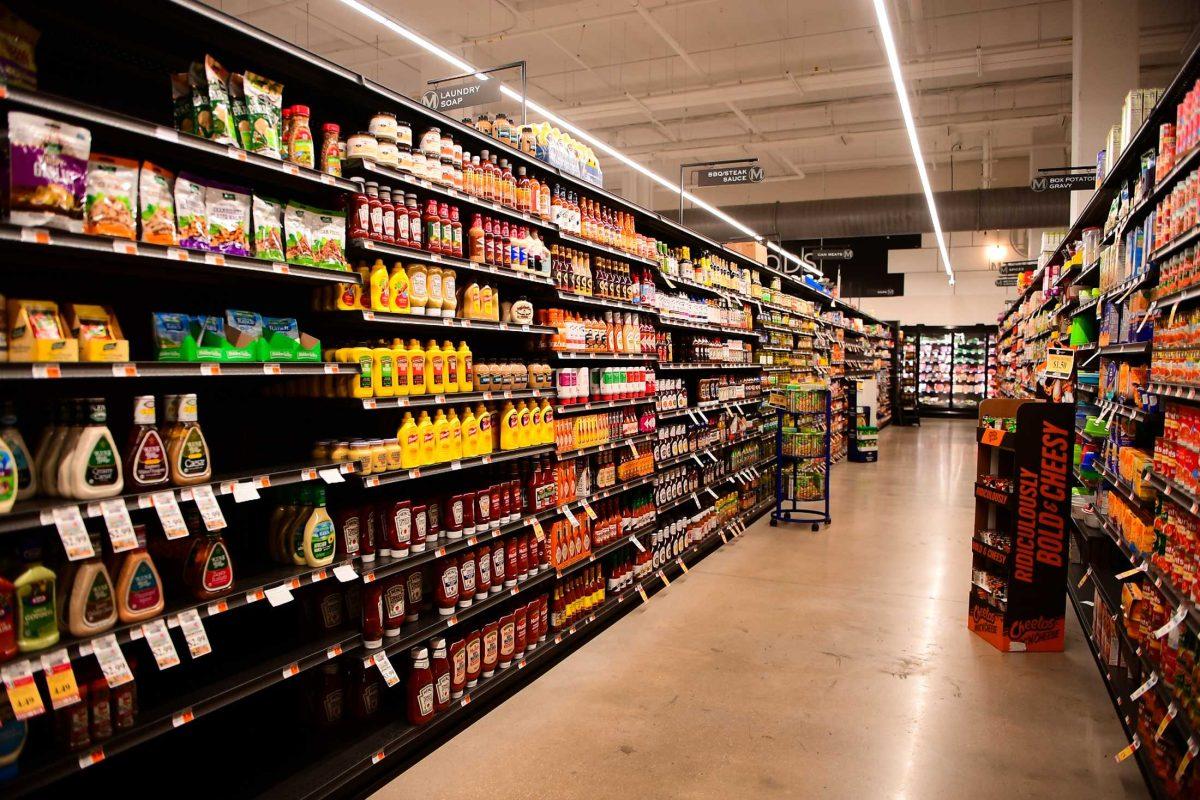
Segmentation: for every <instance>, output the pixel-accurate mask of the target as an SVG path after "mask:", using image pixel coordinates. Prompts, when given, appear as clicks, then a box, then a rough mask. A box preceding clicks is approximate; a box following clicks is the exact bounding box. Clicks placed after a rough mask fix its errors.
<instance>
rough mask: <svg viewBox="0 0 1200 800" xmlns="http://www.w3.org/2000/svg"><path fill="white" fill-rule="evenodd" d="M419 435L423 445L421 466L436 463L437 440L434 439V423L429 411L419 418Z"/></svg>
mask: <svg viewBox="0 0 1200 800" xmlns="http://www.w3.org/2000/svg"><path fill="white" fill-rule="evenodd" d="M417 435H418V438H419V439H420V443H421V466H423V467H424V466H427V465H429V464H433V463H435V459H436V457H437V439H436V438H434V434H433V421H432V420H430V419H429V412H428V411H422V412H421V416H420V417H418V418H417Z"/></svg>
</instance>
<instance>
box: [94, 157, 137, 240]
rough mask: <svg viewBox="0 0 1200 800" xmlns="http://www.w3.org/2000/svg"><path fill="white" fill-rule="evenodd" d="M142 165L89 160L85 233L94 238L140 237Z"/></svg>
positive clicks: (130, 162) (102, 158)
mask: <svg viewBox="0 0 1200 800" xmlns="http://www.w3.org/2000/svg"><path fill="white" fill-rule="evenodd" d="M137 182H138V165H137V162H136V161H131V160H129V159H127V158H115V157H113V156H106V155H101V154H99V153H94V154H92V156H91V158H89V159H88V172H87V195H86V201H85V204H84V215H83V232H84V233H87V234H91V235H92V236H115V237H117V238H119V239H133V238H135V237H136V236H137V223H135V222H134V209H135V208H136V207H137Z"/></svg>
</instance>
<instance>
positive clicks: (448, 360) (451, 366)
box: [442, 339, 459, 394]
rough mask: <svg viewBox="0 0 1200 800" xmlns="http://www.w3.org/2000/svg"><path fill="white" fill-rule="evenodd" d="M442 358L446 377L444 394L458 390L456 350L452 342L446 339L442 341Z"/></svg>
mask: <svg viewBox="0 0 1200 800" xmlns="http://www.w3.org/2000/svg"><path fill="white" fill-rule="evenodd" d="M442 358H444V359H445V364H446V377H445V380H444V381H443V383H444V384H445V386H446V388H445V390H444V391H445V392H446V394H455V393H456V392H458V372H459V364H458V351H457V350H455V349H454V342H452V341H450V340H449V339H447V340H446V341H444V342H442Z"/></svg>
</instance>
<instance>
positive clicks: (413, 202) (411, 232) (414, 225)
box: [404, 194, 422, 250]
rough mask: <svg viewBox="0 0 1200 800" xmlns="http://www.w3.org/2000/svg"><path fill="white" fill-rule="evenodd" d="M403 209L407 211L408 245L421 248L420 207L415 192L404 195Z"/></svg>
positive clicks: (416, 248)
mask: <svg viewBox="0 0 1200 800" xmlns="http://www.w3.org/2000/svg"><path fill="white" fill-rule="evenodd" d="M404 210H405V211H406V212H407V213H408V246H409V247H411V248H413V249H414V250H420V249H421V227H422V225H421V209H420V207H419V206H418V205H417V196H416V195H415V194H406V195H404Z"/></svg>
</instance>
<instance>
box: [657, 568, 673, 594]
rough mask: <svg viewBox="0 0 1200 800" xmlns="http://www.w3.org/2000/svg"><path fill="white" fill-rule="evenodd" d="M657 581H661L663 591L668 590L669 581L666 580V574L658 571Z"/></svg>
mask: <svg viewBox="0 0 1200 800" xmlns="http://www.w3.org/2000/svg"><path fill="white" fill-rule="evenodd" d="M658 579H659V580H660V581H662V583H663V588H664V589H668V588H670V586H671V581H669V580H667V576H666V574H664V573H663V571H662V570H661V569H660V570H659V571H658Z"/></svg>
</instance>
